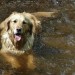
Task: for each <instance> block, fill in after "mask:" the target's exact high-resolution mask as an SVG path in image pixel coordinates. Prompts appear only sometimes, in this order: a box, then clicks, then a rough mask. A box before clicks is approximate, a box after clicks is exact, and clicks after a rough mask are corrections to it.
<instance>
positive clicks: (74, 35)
mask: <svg viewBox="0 0 75 75" xmlns="http://www.w3.org/2000/svg"><path fill="white" fill-rule="evenodd" d="M55 9H57V10H59V11H60V17H58V18H56V19H49V18H48V19H46V20H43V21H42V32H41V33H40V34H38V35H37V36H36V38H35V42H34V47H33V51H34V53H35V55H36V63H37V73H38V74H37V73H36V74H35V75H75V0H0V14H1V15H0V21H2V20H4V19H5V18H6V17H7V16H8V15H9V14H10V13H11V12H12V11H19V12H22V11H26V12H35V11H52V10H55Z"/></svg>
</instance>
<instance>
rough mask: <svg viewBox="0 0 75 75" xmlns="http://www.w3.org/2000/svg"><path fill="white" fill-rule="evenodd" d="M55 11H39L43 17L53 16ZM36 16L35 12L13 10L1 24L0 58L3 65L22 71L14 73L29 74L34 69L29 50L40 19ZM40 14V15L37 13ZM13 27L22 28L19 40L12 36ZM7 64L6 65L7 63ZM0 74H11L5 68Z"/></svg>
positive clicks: (32, 58) (31, 53)
mask: <svg viewBox="0 0 75 75" xmlns="http://www.w3.org/2000/svg"><path fill="white" fill-rule="evenodd" d="M54 13H55V12H53V13H52V12H51V13H50V12H48V14H49V16H48V14H47V13H46V12H44V13H43V15H42V12H41V13H39V14H41V15H42V16H43V17H44V14H47V15H45V16H47V17H52V15H53V17H54ZM34 15H35V16H37V15H36V14H35V13H33V15H32V14H30V13H26V12H23V13H17V12H13V13H12V14H11V15H10V16H9V17H8V18H6V19H5V20H4V21H3V22H2V23H1V24H0V29H1V44H2V47H1V51H0V58H2V59H3V60H2V61H3V62H5V65H6V66H8V67H9V69H10V68H11V69H16V71H18V72H22V74H16V75H29V73H30V75H31V72H30V71H32V70H33V69H35V67H36V66H35V62H34V61H35V58H34V56H33V52H32V50H31V48H32V46H33V42H34V36H35V34H36V33H37V31H38V30H39V28H40V27H41V26H40V21H39V20H38V19H37V18H36V17H35V16H34ZM39 16H40V15H39ZM15 29H22V35H21V36H22V39H21V40H20V41H16V40H15V38H14V35H15V34H14V33H15ZM7 64H8V65H7ZM2 75H11V74H10V72H7V71H6V70H5V72H4V74H2Z"/></svg>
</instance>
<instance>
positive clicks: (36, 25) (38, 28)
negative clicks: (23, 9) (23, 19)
mask: <svg viewBox="0 0 75 75" xmlns="http://www.w3.org/2000/svg"><path fill="white" fill-rule="evenodd" d="M31 18H32V19H33V21H34V24H33V29H32V32H33V33H38V32H40V31H41V29H42V27H41V22H40V21H39V20H38V19H37V18H36V17H35V16H33V15H31Z"/></svg>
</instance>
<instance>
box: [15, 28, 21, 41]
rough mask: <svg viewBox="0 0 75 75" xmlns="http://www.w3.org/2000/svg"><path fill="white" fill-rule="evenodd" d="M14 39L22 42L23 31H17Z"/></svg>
mask: <svg viewBox="0 0 75 75" xmlns="http://www.w3.org/2000/svg"><path fill="white" fill-rule="evenodd" d="M14 35H15V36H14V37H15V40H16V41H20V40H21V39H22V30H21V29H16V31H15V33H14Z"/></svg>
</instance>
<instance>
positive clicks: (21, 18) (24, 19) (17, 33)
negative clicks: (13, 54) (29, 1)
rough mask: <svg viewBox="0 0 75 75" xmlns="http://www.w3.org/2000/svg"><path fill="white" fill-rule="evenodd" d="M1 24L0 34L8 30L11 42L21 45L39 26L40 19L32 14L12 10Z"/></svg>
mask: <svg viewBox="0 0 75 75" xmlns="http://www.w3.org/2000/svg"><path fill="white" fill-rule="evenodd" d="M1 26H2V31H3V32H2V34H3V33H5V32H8V34H9V37H10V39H11V41H12V42H13V44H15V45H16V46H17V44H18V47H23V46H24V44H25V43H26V42H27V41H28V38H29V37H31V36H32V35H34V34H35V33H36V31H37V29H39V28H40V21H39V20H37V18H36V17H35V16H34V15H32V14H29V13H26V12H23V13H17V12H13V13H12V14H11V15H10V16H9V17H8V18H7V19H5V21H3V22H2V23H1ZM30 41H32V40H30ZM16 43H17V44H16ZM21 45H22V46H21Z"/></svg>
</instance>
